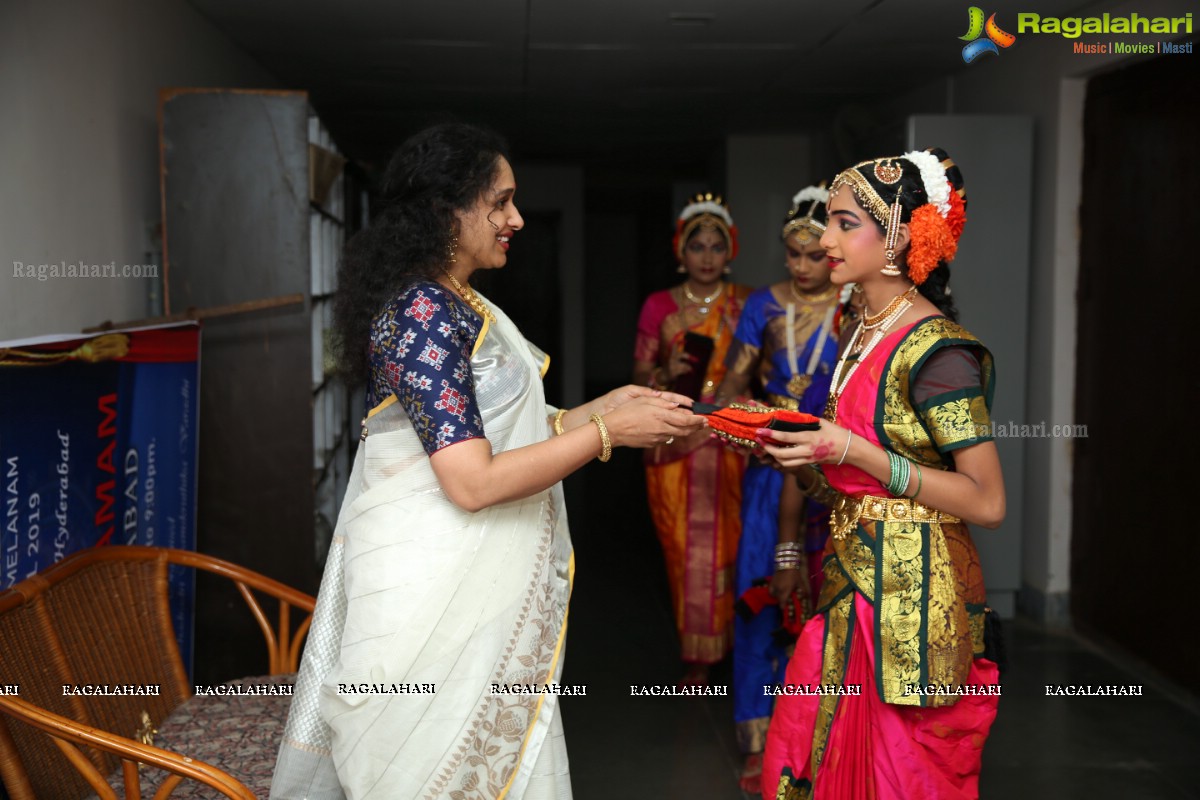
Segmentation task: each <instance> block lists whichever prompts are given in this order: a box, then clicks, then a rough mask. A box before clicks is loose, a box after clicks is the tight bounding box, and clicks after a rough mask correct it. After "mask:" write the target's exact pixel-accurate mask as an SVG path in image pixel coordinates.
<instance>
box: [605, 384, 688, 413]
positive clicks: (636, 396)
mask: <svg viewBox="0 0 1200 800" xmlns="http://www.w3.org/2000/svg"><path fill="white" fill-rule="evenodd" d="M646 397H661V398H663V399H664V400H667V401H669V402H672V403H675V404H677V405H680V406H684V407H687V408H691V407H692V398H690V397H687V396H686V395H682V394H676V393H675V392H667V391H663V390H661V389H651V388H649V387H648V386H637V385H636V384H632V383H631V384H628V385H626V386H622V387H620V388H618V389H613V390H612V391H611V392H609V393H608V394H605V395H602V396H600V397H598V398H596V399H595V400H593V401H592V405H594V406H595V408H594V411H595V413H597V414H600V415H601V416H604V415H605V414H608V413H609V412H611V411H616V410H617V409H618V408H620V407H621V406H623V405H625V404H626V403H628V402H630V401H633V400H640V399H643V398H646Z"/></svg>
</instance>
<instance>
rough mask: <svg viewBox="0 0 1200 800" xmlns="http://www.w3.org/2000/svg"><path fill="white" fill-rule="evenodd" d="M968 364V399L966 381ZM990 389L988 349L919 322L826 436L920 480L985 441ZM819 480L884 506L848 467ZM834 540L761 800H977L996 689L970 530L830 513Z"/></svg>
mask: <svg viewBox="0 0 1200 800" xmlns="http://www.w3.org/2000/svg"><path fill="white" fill-rule="evenodd" d="M967 352H969V353H970V354H971V356H970V358H971V359H972V360H971V361H970V362H967V363H970V364H973V365H974V366H975V367H977V370H976V373H975V377H974V382H975V384H976V385H971V381H970V380H966V381H964V380H962V372H963V371H962V369H961V366H962V364H963V363H964V353H967ZM851 364H852V362H848V364H847V368H849V366H850V365H851ZM922 369H923V370H925V372H923V373H921V381H923V383H922V386H921V399H920V400H918V399H916V397H915V395H916V393H915V392H914V388H915V387H916V386H917V375H918V372H919V371H920V370H922ZM968 371H969V370H968ZM992 390H993V381H992V361H991V356H990V354H989V353H988V352H987V350H986V349H984V348H983V346H982V345H981V344H980V343H979V341H978V340H977V339H976V338H975V337H974V336H972V335H971V334H970V333H968V332H967V331H966V330H964V329H963V328H961V327H960V326H958V325H957V324H955V323H953V322H951V321H949V320H947V319H946V318H944V317H928V318H926V319H924V320H921V321H919V322H917V323H915V324H913V325H910V326H907V327H904V328H901V329H899V330H897V331H895V332H893V333H891V334H889V335H888V337H887V338H886V339H885V340H884V341H883V342H881V343H880V346H879V347H877V348H876V349H875V351H874V352H872V353H871V354H870V355H869V356H868V358H867V361H865V362H864V363H863V364H862V366H861V367H860V368H859V369H858V370H857V371H856V372H855V374H854V375H853V377H852V378H851V379H850V381H849V383H848V385H847V386H846V388H845V390H844V391H843V392H842V394H841V398H840V401H839V403H838V406H837V424H838V425H841V426H842V427H846V428H849V429H850V430H852V431H853V432H854V434H855V435H856V436H862V437H863V438H864V439H866V440H867V441H869V442H871V443H872V444H876V445H880V446H883V447H886V448H888V449H890V450H893V451H894V452H897V453H898V454H900V455H902V456H904V457H906V458H909V459H911V460H913V461H914V462H916V463H919V464H921V467H922V469H923V470H931V469H952V468H953V457H952V452H953V451H954V450H955V449H958V448H961V447H967V446H971V445H974V444H978V443H980V442H983V441H990V440H991V438H992V437H991V434H990V416H989V408H990V405H991V396H992ZM822 471H823V472H824V473H825V476H826V478H827V479H828V481H829V483H830V485H831V486H832V488H834V489H836V490H837V491H839V492H841V493H843V494H845V495H848V496H849V497H853V498H859V497H862V496H864V495H871V496H874V497H881V498H887V497H891V495H889V493H888V492H887V490H886V488H884V487H883V486H882V485H881V484H880V483H879V482H878V481H876V480H875V479H874V478H872V477H871V476H869V475H867V474H866V473H865V472H863V471H862V470H859V469H858V468H856V467H852V466H843V467H835V466H829V465H826V466H825V467H823V468H822ZM845 506H847V507H850V508H853V507H856V504H851V503H850V502H849V501H848V500H847V501H846V502H845ZM863 513H864V514H865V513H866V511H865V509H864V510H863ZM909 513H911V512H909ZM833 527H834V534H833V535H831V536H830V538H829V542H828V544H827V546H826V549H825V553H824V571H825V585H824V586H823V587H822V592H821V598H820V600H819V602H818V614H817V615H816V616H815V617H813V618H812V619H811V620H809V622H808V624H807V625H806V626H805V629H804V631H803V633H802V634H801V636H800V639H799V641H798V643H797V645H796V650H795V653H794V654H793V656H792V659H791V661H790V662H789V665H788V671H787V677H786V681H785V684H784V687H783V689H784V693H783V694H782V695H781V696H779V697H778V698H777V703H776V706H775V714H774V716H773V717H772V720H771V727H770V729H769V731H768V735H767V747H766V751H765V754H764V760H763V783H762V785H763V796H764V798H767V800H774V799H775V798H778V799H779V800H800V799H802V800H868V799H869V800H916V798H920V800H969V799H970V798H977V797H978V794H979V771H980V762H981V757H982V752H983V744H984V741H985V740H986V738H987V734H988V731H989V729H990V727H991V724H992V721H993V720H994V719H995V715H996V709H997V705H998V701H999V697H998V688H999V687H998V674H997V669H996V666H995V664H993V663H992V662H991V661H988V660H987V659H984V658H982V657H980V656H981V654H982V652H983V612H984V603H985V593H984V586H983V579H982V573H981V570H980V565H979V559H978V555H977V553H976V551H975V547H974V544H973V543H972V541H971V536H970V533H969V531H968V530H967V526H966V525H965V524H963V523H961V522H949V521H941V522H938V521H932V522H917V521H916V520H913V519H911V518H910V519H907V520H904V521H901V520H897V519H887V520H886V521H884V520H879V519H872V518H870V517H868V516H863V517H861V518H855V517H854V516H853V515H852V513H850V512H847V513H846V514H843V515H842V516H841V517H840V519H839V516H838V513H837V509H835V522H834V526H833ZM839 534H840V536H839ZM881 610H882V611H881ZM797 687H813V688H815V687H822V690H824V691H829V689H830V687H843V688H842V689H841V690H840V692H830V693H828V694H820V693H816V692H813V693H805V692H804V691H803V690H800V691H797ZM913 687H917V688H918V691H915V692H914V691H912V689H913ZM856 688H857V689H858V690H859V693H858V694H854V693H853V692H854V691H855V689H856ZM789 691H790V692H791V693H790V694H789V693H788V692H789Z"/></svg>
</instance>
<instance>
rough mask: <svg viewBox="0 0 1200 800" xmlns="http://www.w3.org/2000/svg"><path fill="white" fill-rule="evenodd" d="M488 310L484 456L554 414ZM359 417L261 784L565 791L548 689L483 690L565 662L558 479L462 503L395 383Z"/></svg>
mask: <svg viewBox="0 0 1200 800" xmlns="http://www.w3.org/2000/svg"><path fill="white" fill-rule="evenodd" d="M493 309H494V310H495V314H496V322H495V323H493V324H488V323H485V324H484V327H483V330H482V331H481V333H480V335H479V339H478V341H477V343H476V346H475V351H474V352H473V354H472V356H471V372H472V375H473V378H474V383H475V397H476V401H477V403H478V406H479V410H480V414H481V416H482V418H483V423H484V430H485V432H486V434H487V438H488V441H489V442H490V443H491V446H492V451H493V453H498V452H501V451H505V450H512V449H515V448H518V447H523V446H525V445H529V444H533V443H535V442H538V441H541V440H543V439H546V438H547V437H548V433H549V431H548V426H547V413H548V412H549V413H552V410H551V409H548V407H547V405H546V402H545V394H544V392H543V390H542V383H541V375H542V373H543V372H544V369H545V366H546V363H547V358H546V357H545V355H544V354H542V353H540V352H539V351H537V350H536V348H533V347H532V346H531V345H530V344H529V343H528V342H526V341H525V339H524V337H522V336H521V334H520V332H519V331H518V330H517V328H516V326H515V325H514V324H513V323H512V321H511V320H509V319H508V318H507V317H506V316H505V315H504V314H503V312H501V311H499V310H498V309H495V308H494V306H493ZM365 424H366V430H367V436H366V439H365V440H364V441H363V442H362V443H361V444H360V446H359V449H358V455H357V457H356V458H355V462H354V469H353V472H352V474H351V477H350V486H349V489H348V490H347V493H346V498H345V500H344V502H343V506H342V512H341V514H340V516H339V518H338V523H337V528H336V531H335V534H334V540H333V544H332V546H331V547H330V551H329V556H328V559H327V562H326V566H325V574H324V576H323V578H322V583H321V591H320V594H319V596H318V600H317V609H316V613H315V616H314V620H313V625H312V630H311V631H310V632H309V635H308V640H307V643H306V645H305V651H304V659H303V661H302V663H301V667H300V673H299V676H298V678H297V683H296V688H295V696H294V698H293V702H292V707H291V712H290V714H289V717H288V722H287V727H286V730H285V732H284V740H283V744H282V747H281V749H280V754H279V760H278V763H277V766H276V771H275V775H274V779H273V783H272V786H271V797H272V798H281V799H287V800H290V799H291V798H296V799H297V800H298V799H299V798H309V799H310V800H327V799H328V800H341V798H350V800H366V799H367V798H371V799H372V800H385V799H386V800H407V799H408V798H420V799H421V800H426V799H428V800H433V799H434V798H443V797H444V798H453V800H485V799H490V798H509V800H518V799H520V800H541V798H556V799H557V798H569V797H570V795H571V792H570V779H569V775H568V770H567V757H566V749H565V746H564V744H563V736H562V723H561V721H560V718H559V714H558V705H557V697H556V696H555V695H553V694H550V693H542V694H533V693H520V694H503V693H499V692H494V691H493V684H507V685H509V686H511V685H513V684H524V685H531V686H544V685H546V684H550V683H555V682H557V681H558V679H559V676H560V675H561V672H562V663H563V646H564V640H565V637H566V628H567V603H568V599H569V597H570V594H571V583H572V573H573V570H574V563H573V558H572V550H571V540H570V535H569V532H568V529H567V518H566V512H565V509H564V507H563V497H562V487H561V485H556V486H555V487H553V488H552V489H550V490H547V491H544V492H541V493H539V494H537V495H535V496H533V497H529V498H526V499H524V500H519V501H514V502H510V503H504V504H501V505H497V506H493V507H491V508H487V509H484V510H482V511H479V512H477V513H470V512H467V511H463V510H462V509H460V508H458V507H457V506H455V505H454V504H453V503H451V502H450V500H449V499H448V498H447V497H446V495H445V494H444V493H443V492H442V489H441V487H440V485H439V484H438V481H437V478H436V477H435V476H434V473H433V469H432V468H431V466H430V461H429V457H428V456H427V455H426V453H425V451H424V449H423V448H422V446H421V442H420V441H419V440H418V437H417V434H416V432H415V431H414V430H413V426H412V424H411V422H410V421H409V418H408V415H407V414H406V413H405V411H404V409H403V407H402V406H401V405H400V404H399V403H398V402H396V398H395V397H394V396H393V397H392V398H391V399H390V400H389V401H387V402H385V403H382V404H381V405H380V406H378V407H376V408H375V409H373V410H372V412H371V413H370V415H369V417H368V419H367V421H366V423H365ZM431 688H432V691H430V689H431Z"/></svg>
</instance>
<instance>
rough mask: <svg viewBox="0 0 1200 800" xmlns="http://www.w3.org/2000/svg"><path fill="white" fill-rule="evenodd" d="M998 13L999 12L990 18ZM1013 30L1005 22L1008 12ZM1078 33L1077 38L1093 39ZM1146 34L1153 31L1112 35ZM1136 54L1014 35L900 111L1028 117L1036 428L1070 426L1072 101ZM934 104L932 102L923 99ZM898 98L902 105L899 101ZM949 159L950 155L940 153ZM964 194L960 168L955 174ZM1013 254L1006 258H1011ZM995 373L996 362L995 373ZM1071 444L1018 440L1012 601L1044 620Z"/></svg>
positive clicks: (1173, 6) (1030, 413) (1055, 582)
mask: <svg viewBox="0 0 1200 800" xmlns="http://www.w3.org/2000/svg"><path fill="white" fill-rule="evenodd" d="M1187 5H1188V4H1185V3H1183V2H1181V0H1144V1H1141V0H1139V2H1135V3H1102V4H1098V5H1095V6H1089V7H1088V8H1087V9H1086V16H1100V15H1101V14H1102V13H1104V12H1106V11H1107V12H1109V13H1111V14H1113V15H1114V16H1116V15H1121V16H1128V15H1130V14H1131V13H1134V12H1136V13H1138V14H1139V15H1141V16H1143V17H1154V16H1180V15H1182V14H1183V13H1184V12H1185V11H1187V10H1190V8H1189V7H1185V6H1187ZM1001 16H1002V17H1003V16H1004V15H1003V14H1001ZM1013 29H1014V31H1015V19H1013ZM1103 38H1105V37H1101V36H1090V37H1086V36H1085V37H1082V39H1081V41H1094V40H1097V39H1103ZM1108 38H1113V39H1115V38H1120V39H1122V40H1124V41H1138V40H1141V41H1157V40H1160V39H1163V38H1165V37H1163V36H1162V35H1154V34H1149V35H1144V36H1121V37H1115V36H1114V37H1108ZM1179 58H1180V59H1181V61H1180V69H1194V64H1192V63H1191V60H1192V59H1193V58H1194V56H1192V55H1183V56H1179ZM1134 60H1137V59H1135V58H1133V57H1128V56H1112V55H1083V54H1075V53H1073V52H1072V43H1071V40H1069V39H1065V38H1062V37H1059V36H1051V35H1032V34H1025V35H1021V36H1018V39H1017V43H1016V44H1015V45H1014V46H1013V47H1012V49H1011V50H1007V51H1003V52H1001V53H1000V55H998V56H985V57H983V58H981V59H979V60H977V61H976V62H975V63H973V64H971V65H969V66H967V67H966V68H965V69H964V70H963V71H962V72H960V73H958V74H957V75H956V76H955V77H954V78H953V79H952V80H951V81H949V82H946V81H938V82H935V83H933V84H927V85H925V86H922V87H919V88H917V89H916V90H915V91H914V92H913V93H912V94H911V95H910V96H909V99H910V100H911V103H912V106H913V107H912V108H911V110H910V111H909V112H908V113H917V112H922V111H939V112H945V113H962V114H1030V115H1033V117H1034V137H1035V140H1034V157H1033V174H1034V180H1033V207H1032V215H1033V227H1032V242H1031V246H1030V252H1029V254H1028V257H1029V275H1030V298H1029V300H1030V302H1029V319H1028V325H1029V347H1028V353H1027V359H1026V377H1027V380H1026V386H1027V394H1026V408H1025V413H1026V419H1027V420H1028V421H1029V422H1030V423H1038V422H1041V421H1045V422H1046V423H1047V425H1054V424H1058V423H1073V422H1075V420H1074V419H1073V417H1074V404H1075V360H1076V357H1075V354H1076V323H1077V317H1076V307H1075V291H1076V285H1077V276H1078V269H1079V264H1078V256H1079V238H1078V237H1079V233H1078V210H1079V202H1080V188H1081V180H1082V164H1083V128H1082V125H1083V97H1084V91H1085V89H1086V79H1087V78H1088V77H1089V76H1091V75H1095V74H1097V73H1100V72H1103V71H1106V70H1110V69H1113V68H1114V67H1118V66H1123V65H1125V64H1128V63H1132V62H1133V61H1134ZM938 96H941V97H944V98H945V101H944V103H945V104H944V105H942V106H941V107H936V106H934V107H931V106H930V105H929V102H930V99H931V98H936V97H938ZM899 105H903V104H899ZM951 155H952V156H953V153H951ZM965 178H966V181H967V186H968V192H969V191H970V181H971V176H970V175H966V176H965ZM1021 255H1023V254H1014V257H1021ZM998 375H999V380H1000V381H1003V380H1004V366H1003V365H1000V366H999V369H998ZM1071 478H1072V442H1071V440H1070V439H1048V438H1046V439H1030V440H1028V442H1027V448H1026V463H1025V483H1024V492H1025V509H1024V513H1023V515H1022V520H1021V527H1022V573H1023V584H1024V586H1023V591H1022V597H1021V602H1022V604H1023V605H1024V606H1025V608H1026V610H1027V611H1029V612H1031V613H1033V614H1034V615H1035V616H1037V617H1040V618H1042V619H1045V620H1047V621H1050V622H1058V623H1065V622H1066V621H1067V619H1068V608H1067V600H1068V592H1069V589H1070V545H1071Z"/></svg>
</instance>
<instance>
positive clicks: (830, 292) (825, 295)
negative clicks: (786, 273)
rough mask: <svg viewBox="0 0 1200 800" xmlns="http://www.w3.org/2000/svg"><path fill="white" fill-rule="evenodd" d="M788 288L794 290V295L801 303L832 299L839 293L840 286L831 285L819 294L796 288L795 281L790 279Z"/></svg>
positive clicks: (822, 301)
mask: <svg viewBox="0 0 1200 800" xmlns="http://www.w3.org/2000/svg"><path fill="white" fill-rule="evenodd" d="M788 288H789V289H791V290H792V297H794V298H796V299H797V300H799V301H800V302H801V303H824V302H827V301H829V300H832V299H833V297H834V295H836V294H837V293H838V288H837V287H836V286H830V287H829V289H827V290H826V291H824V292H820V293H819V294H805V293H804V292H802V291H800V290H799V289H797V288H796V282H795V281H788Z"/></svg>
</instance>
